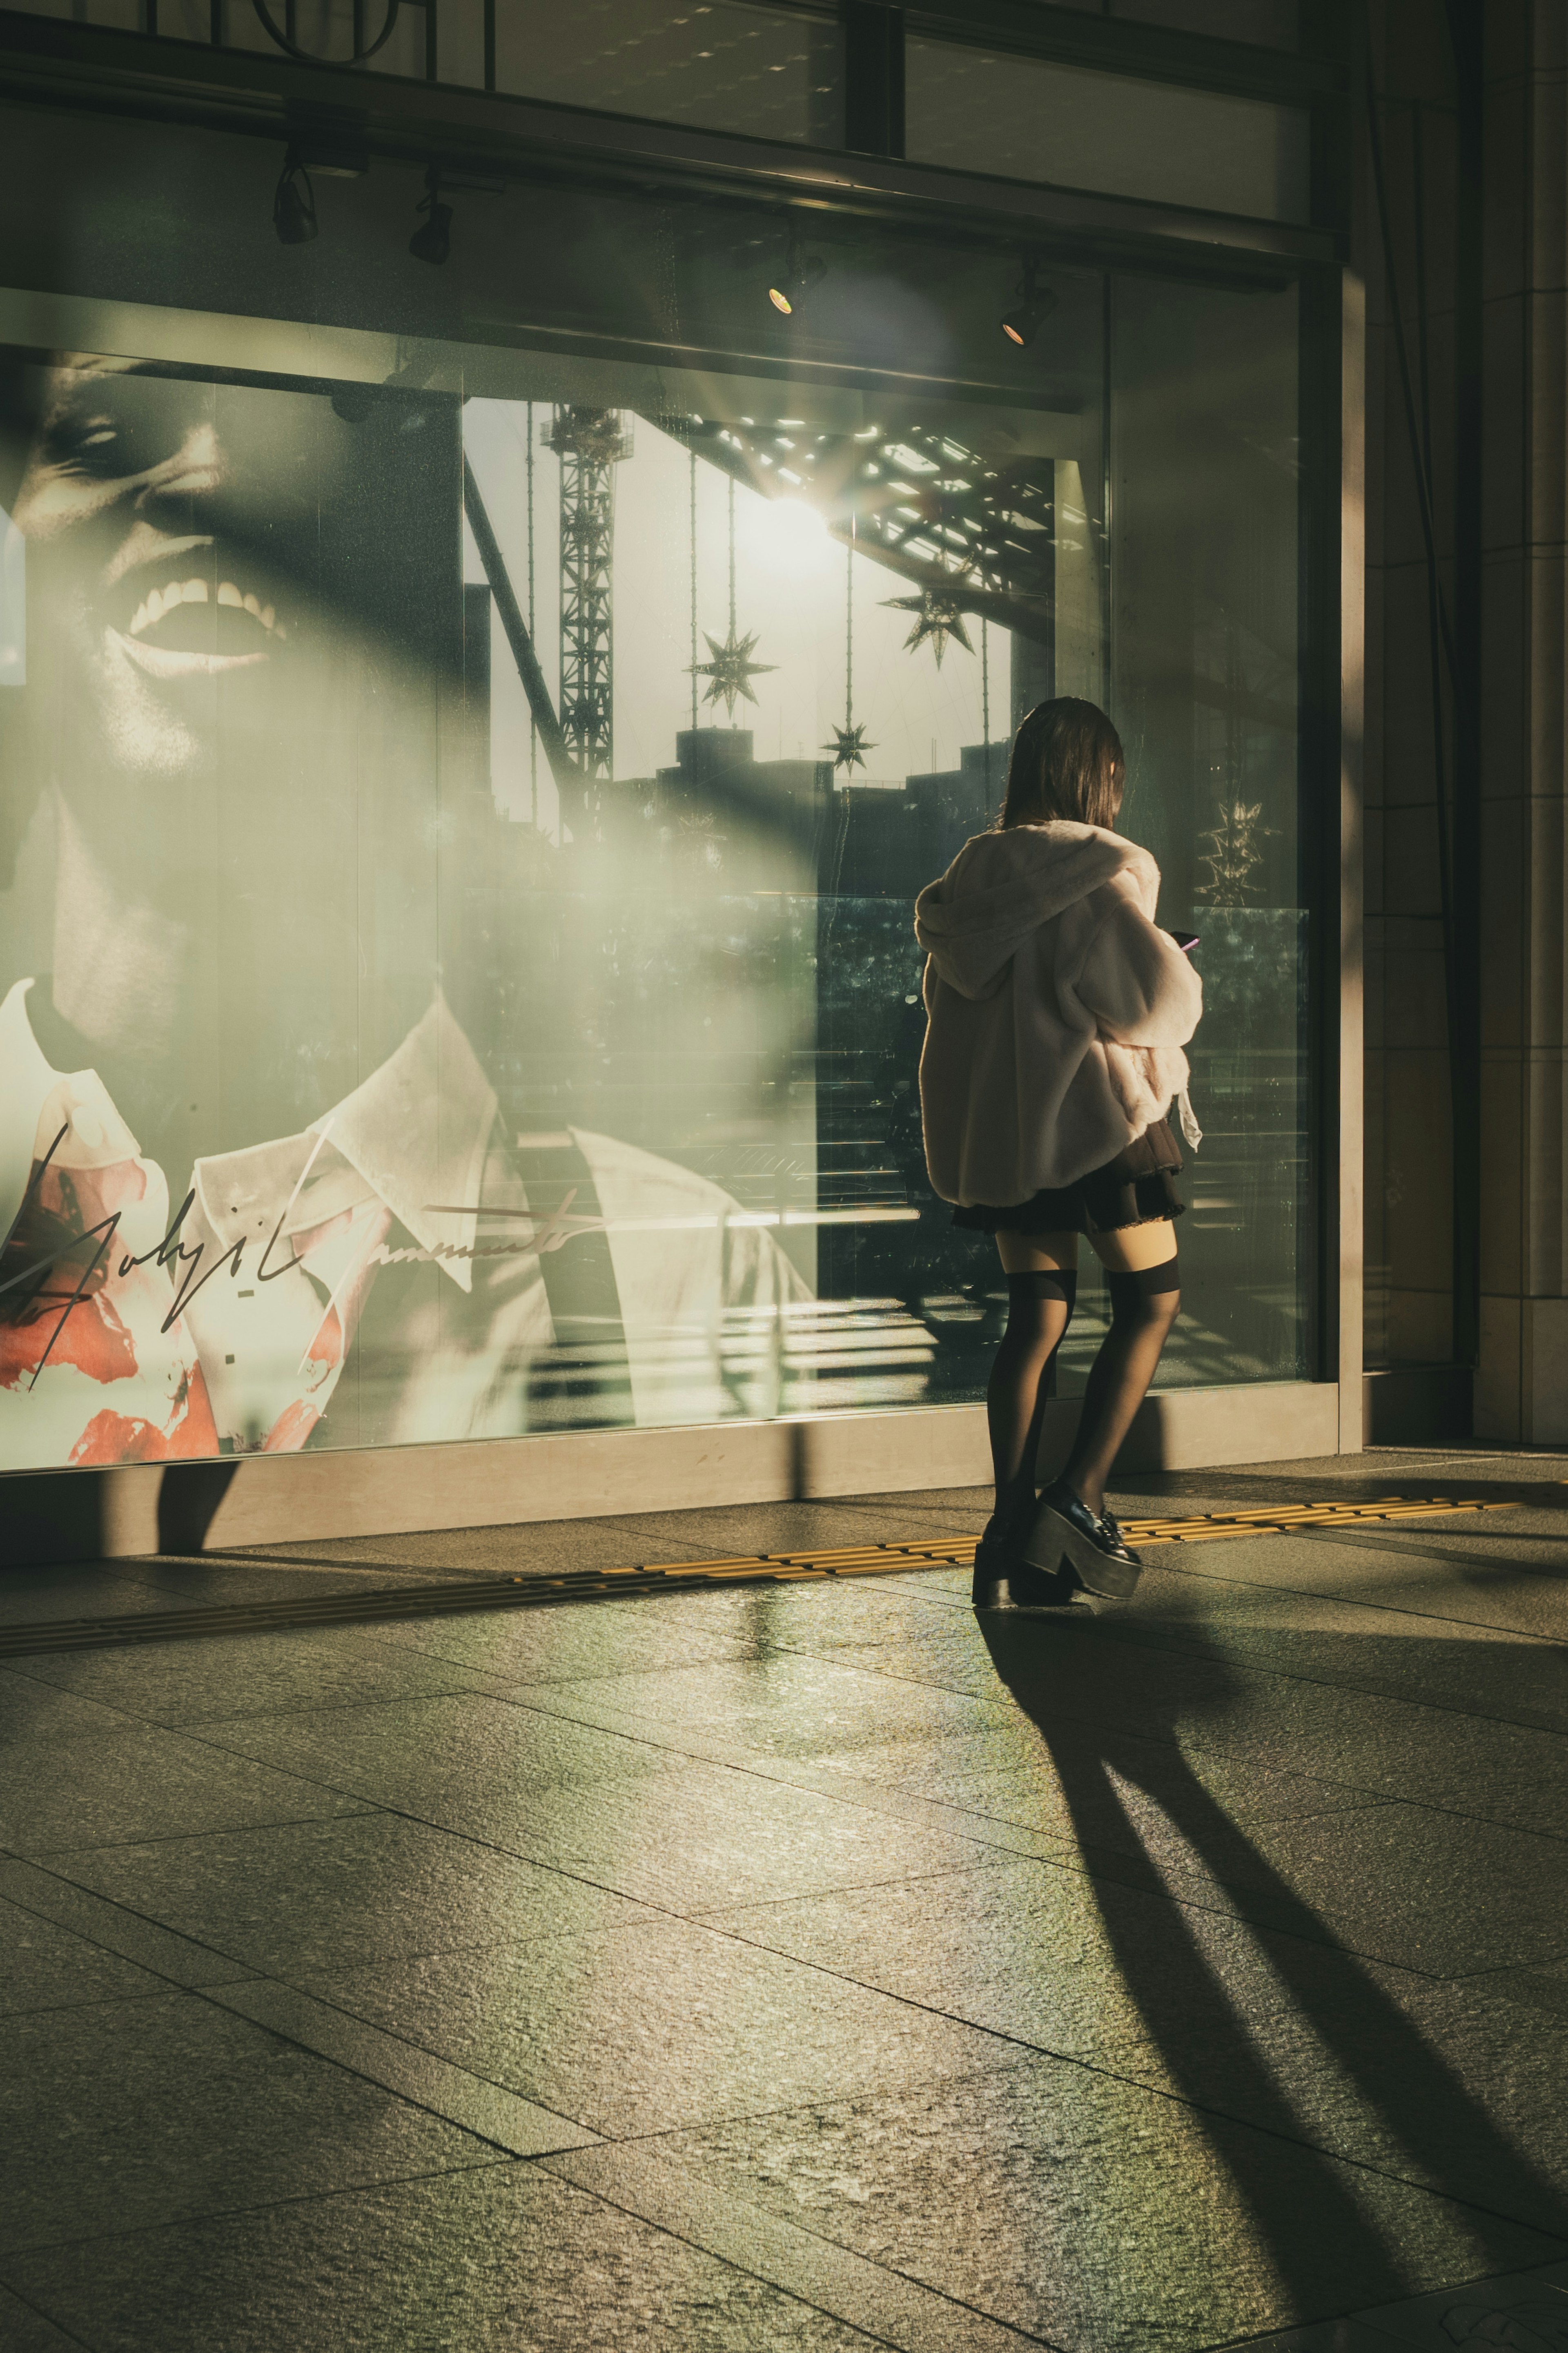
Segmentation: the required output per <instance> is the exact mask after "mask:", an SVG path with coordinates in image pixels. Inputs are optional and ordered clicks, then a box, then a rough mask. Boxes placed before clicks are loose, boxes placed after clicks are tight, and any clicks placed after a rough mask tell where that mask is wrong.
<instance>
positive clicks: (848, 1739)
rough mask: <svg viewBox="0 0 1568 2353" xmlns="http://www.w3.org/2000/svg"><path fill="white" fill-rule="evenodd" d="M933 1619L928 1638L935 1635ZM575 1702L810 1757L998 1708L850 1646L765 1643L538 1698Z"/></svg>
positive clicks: (988, 1716)
mask: <svg viewBox="0 0 1568 2353" xmlns="http://www.w3.org/2000/svg"><path fill="white" fill-rule="evenodd" d="M944 1631H945V1628H944V1627H942V1626H939V1628H938V1629H937V1632H936V1634H935V1635H934V1636H933V1637H931V1639H932V1640H941V1639H942V1635H943V1633H944ZM889 1647H900V1648H902V1647H907V1646H903V1645H900V1646H890V1645H885V1644H884V1645H879V1646H877V1648H878V1649H879V1650H885V1649H887V1648H889ZM579 1702H581V1703H582V1704H584V1706H585V1707H587V1708H590V1709H593V1708H595V1707H599V1708H607V1709H611V1710H613V1711H614V1712H615V1714H616V1717H617V1718H618V1719H619V1720H621V1721H623V1722H625V1723H626V1724H627V1725H633V1724H637V1723H639V1722H641V1723H647V1724H648V1725H655V1726H658V1729H659V1731H660V1733H661V1736H663V1737H665V1738H667V1739H672V1740H679V1737H680V1736H681V1735H682V1733H684V1732H685V1731H687V1730H688V1729H689V1730H690V1731H691V1732H692V1733H694V1734H698V1735H706V1736H712V1737H715V1738H718V1739H721V1740H723V1741H727V1742H730V1743H731V1744H733V1745H735V1746H740V1747H743V1748H754V1749H756V1750H757V1751H758V1752H759V1753H760V1754H762V1755H763V1756H773V1755H776V1756H785V1757H814V1756H818V1755H821V1754H823V1753H825V1752H837V1751H841V1750H843V1749H844V1748H846V1747H848V1746H853V1745H854V1744H855V1743H856V1742H857V1741H859V1740H873V1739H879V1740H889V1739H896V1738H898V1737H900V1736H906V1737H907V1736H910V1735H911V1734H921V1735H932V1734H940V1733H943V1732H948V1731H970V1730H979V1729H983V1728H984V1726H985V1725H988V1724H994V1725H1005V1724H1006V1723H1007V1722H1009V1721H1010V1711H1008V1710H1006V1709H1005V1707H1003V1705H1002V1704H1000V1702H999V1701H998V1700H997V1699H996V1697H995V1695H994V1693H993V1694H991V1695H990V1696H989V1698H988V1699H987V1700H977V1699H976V1698H974V1697H973V1695H971V1694H968V1693H966V1692H963V1691H957V1690H950V1689H947V1688H943V1687H938V1686H936V1685H934V1684H932V1683H917V1682H915V1681H913V1680H911V1679H910V1678H909V1677H906V1676H902V1675H898V1674H884V1673H882V1672H879V1670H878V1669H876V1668H873V1667H868V1666H867V1665H866V1664H865V1662H864V1660H863V1658H862V1656H861V1654H860V1653H859V1652H857V1653H856V1655H855V1656H854V1657H853V1658H845V1657H842V1656H840V1655H839V1653H838V1652H837V1651H833V1652H832V1653H830V1654H829V1655H827V1656H825V1657H821V1658H818V1657H816V1656H815V1655H813V1654H810V1653H807V1652H801V1651H771V1652H768V1653H765V1654H764V1655H763V1657H761V1658H757V1659H748V1660H736V1661H731V1662H724V1663H721V1664H718V1665H713V1664H704V1665H700V1666H697V1667H691V1668H681V1667H667V1668H662V1669H658V1670H655V1671H653V1672H644V1671H642V1670H641V1669H640V1668H638V1667H637V1666H635V1665H632V1664H631V1663H630V1662H628V1664H627V1667H626V1671H625V1672H622V1673H620V1674H617V1675H613V1676H610V1675H606V1676H586V1677H584V1679H583V1680H582V1681H581V1682H579V1683H571V1684H561V1685H552V1686H551V1687H550V1689H549V1691H548V1692H547V1693H545V1694H541V1699H540V1704H541V1705H545V1706H549V1707H551V1708H552V1709H554V1710H557V1711H564V1710H566V1709H569V1708H571V1707H573V1706H575V1705H576V1704H578V1703H579Z"/></svg>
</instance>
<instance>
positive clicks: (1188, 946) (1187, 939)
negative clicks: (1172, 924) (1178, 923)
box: [1171, 930, 1199, 955]
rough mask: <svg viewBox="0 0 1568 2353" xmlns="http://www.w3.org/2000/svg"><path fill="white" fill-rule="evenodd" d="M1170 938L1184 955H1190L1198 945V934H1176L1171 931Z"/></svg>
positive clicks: (1176, 932)
mask: <svg viewBox="0 0 1568 2353" xmlns="http://www.w3.org/2000/svg"><path fill="white" fill-rule="evenodd" d="M1171 937H1172V938H1173V940H1174V941H1175V943H1176V945H1177V946H1178V947H1179V948H1180V949H1181V951H1182V954H1183V955H1191V954H1192V952H1193V950H1194V948H1195V947H1196V945H1197V944H1198V939H1199V934H1197V933H1196V932H1178V931H1175V930H1173V931H1172V933H1171Z"/></svg>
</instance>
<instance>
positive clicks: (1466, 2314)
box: [1357, 2263, 1568, 2353]
mask: <svg viewBox="0 0 1568 2353" xmlns="http://www.w3.org/2000/svg"><path fill="white" fill-rule="evenodd" d="M1357 2317H1358V2318H1359V2319H1361V2320H1363V2321H1364V2322H1366V2323H1367V2325H1368V2326H1369V2327H1374V2328H1376V2329H1378V2330H1379V2331H1381V2332H1382V2333H1383V2334H1384V2335H1385V2336H1387V2337H1390V2338H1391V2339H1392V2340H1393V2342H1394V2344H1395V2345H1398V2346H1400V2347H1402V2348H1405V2353H1408V2348H1412V2347H1414V2348H1418V2353H1490V2348H1492V2347H1494V2346H1497V2347H1502V2348H1507V2353H1568V2263H1551V2264H1548V2265H1547V2266H1546V2267H1545V2268H1544V2269H1542V2270H1539V2271H1533V2272H1523V2273H1518V2274H1515V2275H1514V2276H1513V2277H1512V2278H1508V2279H1498V2278H1493V2279H1479V2280H1473V2281H1471V2282H1469V2283H1468V2284H1464V2285H1461V2286H1457V2287H1447V2288H1443V2289H1441V2290H1439V2291H1438V2293H1437V2294H1436V2295H1424V2296H1418V2297H1415V2298H1414V2299H1413V2300H1411V2301H1410V2302H1408V2303H1403V2304H1395V2305H1384V2306H1380V2307H1378V2308H1377V2309H1375V2310H1373V2311H1371V2312H1364V2313H1361V2314H1358V2316H1357Z"/></svg>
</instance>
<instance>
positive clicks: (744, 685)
mask: <svg viewBox="0 0 1568 2353" xmlns="http://www.w3.org/2000/svg"><path fill="white" fill-rule="evenodd" d="M702 634H703V636H704V637H705V638H708V650H709V652H710V654H711V655H712V657H713V659H712V660H711V661H705V662H690V663H689V664H688V665H687V667H688V670H689V675H690V676H691V677H693V678H705V679H706V680H707V681H708V691H707V693H706V694H705V695H704V696H703V698H702V700H703V702H724V703H725V704H727V705H728V708H729V712H730V716H731V719H733V717H734V716H735V697H736V696H737V695H738V694H743V695H744V696H745V698H746V701H747V702H755V701H756V699H757V698H756V696H755V695H754V694H753V693H752V683H751V682H752V679H754V678H761V677H762V676H763V672H764V671H766V670H776V669H777V668H778V664H777V662H756V661H753V660H752V649H753V648H754V647H755V645H756V642H757V638H758V636H759V635H760V632H759V631H758V630H756V629H753V630H752V634H751V636H750V637H749V638H742V637H741V636H739V635H737V633H736V631H735V630H734V629H733V628H731V631H730V634H729V636H728V637H727V638H725V640H724V642H723V644H722V645H721V644H720V642H719V640H718V638H710V637H708V632H707V630H706V629H704V630H703V632H702Z"/></svg>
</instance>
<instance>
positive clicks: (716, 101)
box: [18, 0, 844, 147]
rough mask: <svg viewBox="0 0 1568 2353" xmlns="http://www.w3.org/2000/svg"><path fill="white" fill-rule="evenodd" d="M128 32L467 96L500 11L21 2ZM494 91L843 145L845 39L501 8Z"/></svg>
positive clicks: (783, 21) (281, 1) (336, 1)
mask: <svg viewBox="0 0 1568 2353" xmlns="http://www.w3.org/2000/svg"><path fill="white" fill-rule="evenodd" d="M18 5H19V6H20V7H21V8H23V9H24V10H26V12H27V13H28V14H30V15H33V16H54V17H58V18H62V19H65V20H66V21H68V22H71V23H76V24H90V25H96V26H101V27H102V28H103V29H104V30H105V31H108V32H117V33H147V32H153V31H155V32H156V33H157V34H158V35H159V36H160V37H162V38H163V39H166V40H168V39H172V40H179V41H199V42H203V43H207V42H216V45H217V46H218V47H223V48H229V49H240V50H247V51H249V52H251V53H252V54H254V55H257V56H260V57H272V58H277V57H279V56H280V55H283V54H285V52H284V51H283V50H282V49H281V47H280V46H279V41H278V40H277V39H276V38H275V37H273V33H272V32H271V31H269V30H268V24H267V23H266V22H264V21H263V17H262V15H261V9H262V8H263V7H264V8H265V9H266V11H267V15H268V17H269V18H270V21H271V25H272V26H274V27H276V29H277V31H278V32H279V33H280V34H282V35H283V36H284V37H285V39H287V40H289V41H290V42H292V43H293V44H294V45H295V47H296V48H297V49H299V50H300V51H302V52H303V54H304V57H305V58H308V59H311V60H315V61H318V62H320V63H322V64H327V65H339V66H342V65H348V64H350V63H352V62H353V60H354V58H355V56H356V51H355V43H356V41H357V42H358V43H359V44H360V50H359V53H358V54H359V55H360V57H361V58H362V60H363V66H364V68H365V69H367V70H369V71H370V72H372V73H378V74H397V75H402V76H405V77H406V78H408V79H413V80H417V81H422V80H426V79H428V80H432V81H441V82H447V83H450V84H453V85H455V86H457V87H458V88H468V89H483V88H484V87H485V86H486V82H485V76H486V54H485V50H486V17H487V11H486V7H485V0H371V5H369V6H364V5H360V0H216V14H215V8H214V0H151V5H150V0H18ZM493 30H494V43H495V56H494V74H495V79H494V84H493V87H494V88H495V89H496V90H498V91H500V92H501V93H502V94H505V95H509V96H515V97H521V98H536V99H544V100H550V101H551V102H552V103H553V104H556V105H560V106H576V107H589V108H595V109H598V110H601V111H605V112H606V113H611V114H630V115H642V116H644V117H646V118H647V120H649V121H656V122H689V123H693V124H697V125H699V126H700V127H701V128H702V129H704V130H709V131H735V132H744V133H745V134H746V135H747V136H748V137H751V138H753V139H787V140H797V141H803V142H809V143H810V144H811V145H813V146H818V147H837V146H842V144H843V142H844V87H843V81H844V68H843V55H844V39H843V32H842V29H841V27H840V26H839V25H838V23H837V20H836V17H835V15H834V12H833V10H832V8H831V7H830V6H825V7H824V8H823V10H822V12H821V14H820V15H817V14H814V13H812V12H811V11H810V10H808V9H802V8H770V7H768V6H766V5H762V0H574V5H572V6H570V7H561V6H557V5H551V0H496V5H495V8H494V14H493Z"/></svg>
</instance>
